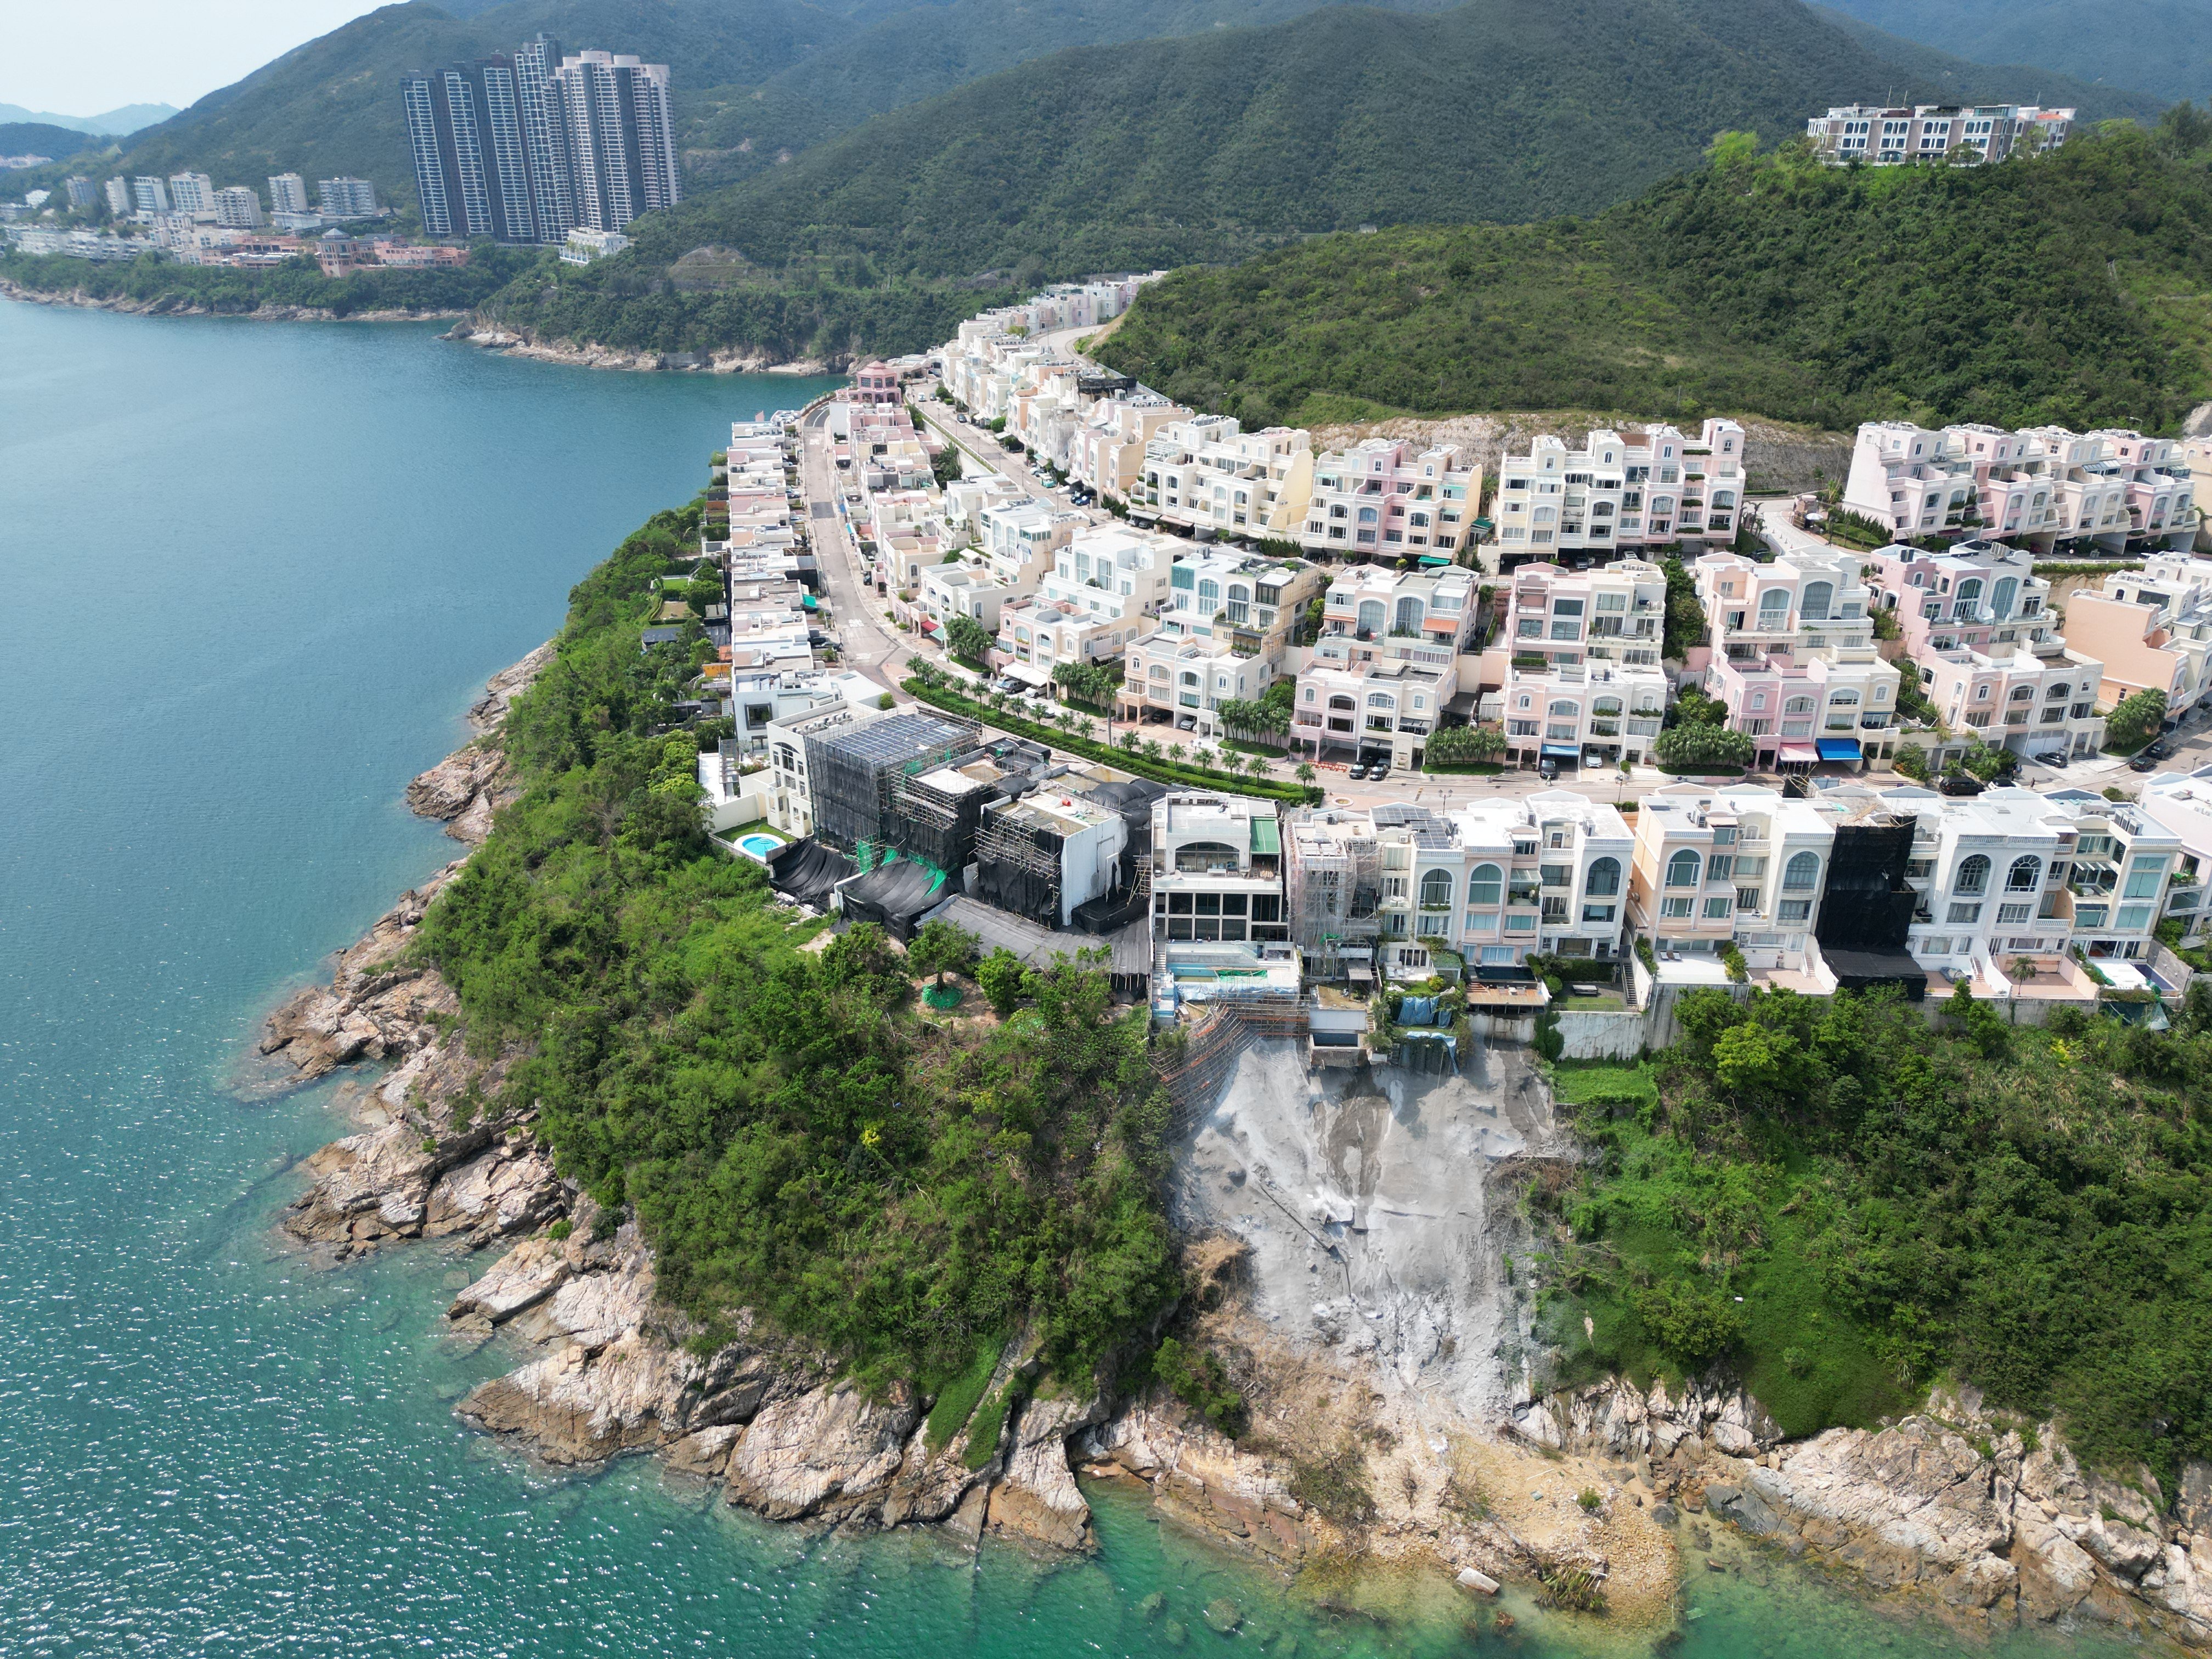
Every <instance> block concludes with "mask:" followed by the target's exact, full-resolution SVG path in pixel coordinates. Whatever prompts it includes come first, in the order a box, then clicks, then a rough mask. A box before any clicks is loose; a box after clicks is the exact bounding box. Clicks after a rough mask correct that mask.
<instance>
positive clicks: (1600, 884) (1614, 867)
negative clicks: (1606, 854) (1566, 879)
mask: <svg viewBox="0 0 2212 1659" xmlns="http://www.w3.org/2000/svg"><path fill="white" fill-rule="evenodd" d="M1619 891H1620V860H1619V859H1612V858H1604V859H1600V860H1597V861H1596V862H1595V864H1593V865H1591V866H1590V867H1589V881H1588V882H1587V883H1585V884H1583V894H1584V896H1587V897H1589V898H1610V897H1611V896H1613V895H1614V894H1615V893H1618V892H1619Z"/></svg>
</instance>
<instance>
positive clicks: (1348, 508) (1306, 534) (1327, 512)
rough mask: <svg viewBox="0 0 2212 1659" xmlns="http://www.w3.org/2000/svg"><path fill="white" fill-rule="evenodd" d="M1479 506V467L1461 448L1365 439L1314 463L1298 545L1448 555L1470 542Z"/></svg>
mask: <svg viewBox="0 0 2212 1659" xmlns="http://www.w3.org/2000/svg"><path fill="white" fill-rule="evenodd" d="M1481 506H1482V468H1481V467H1480V465H1478V464H1477V463H1476V462H1474V460H1473V459H1472V458H1471V457H1470V456H1469V455H1468V452H1467V450H1466V449H1465V448H1463V447H1462V446H1460V445H1458V444H1436V445H1432V446H1431V447H1428V448H1425V449H1419V448H1417V447H1415V446H1414V445H1413V443H1412V442H1410V441H1407V440H1405V439H1401V438H1370V439H1367V440H1366V441H1364V442H1362V443H1360V444H1358V445H1356V446H1354V447H1352V448H1351V449H1345V450H1331V451H1329V452H1328V453H1326V454H1324V455H1322V457H1321V458H1320V459H1317V460H1316V462H1315V463H1314V482H1313V494H1312V496H1311V499H1310V501H1308V503H1307V506H1306V514H1305V523H1304V526H1303V527H1302V528H1301V529H1300V531H1299V532H1298V544H1299V545H1300V546H1302V547H1304V549H1305V550H1307V551H1308V552H1310V553H1320V554H1334V555H1336V556H1338V557H1340V558H1341V557H1345V556H1352V557H1355V558H1371V557H1374V556H1376V555H1377V554H1384V555H1390V554H1401V553H1416V554H1424V555H1427V556H1432V557H1437V558H1443V559H1449V560H1455V559H1457V558H1458V556H1459V555H1460V553H1461V551H1462V550H1463V549H1465V548H1467V547H1468V546H1469V545H1470V544H1471V541H1472V537H1473V533H1474V519H1475V514H1476V513H1477V512H1479V511H1480V508H1481Z"/></svg>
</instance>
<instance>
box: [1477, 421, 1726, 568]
mask: <svg viewBox="0 0 2212 1659" xmlns="http://www.w3.org/2000/svg"><path fill="white" fill-rule="evenodd" d="M1743 490H1744V435H1743V428H1741V426H1739V425H1737V424H1736V423H1735V422H1734V421H1725V420H1709V421H1707V422H1705V424H1704V426H1703V427H1702V428H1699V434H1698V435H1697V436H1696V437H1695V438H1688V437H1685V436H1684V435H1682V434H1681V433H1680V432H1679V431H1677V430H1676V429H1675V428H1673V427H1671V426H1654V427H1629V428H1625V429H1623V430H1620V431H1614V430H1613V429H1611V428H1603V427H1601V428H1596V429H1595V430H1594V431H1592V432H1591V433H1590V434H1589V437H1588V438H1587V439H1586V440H1585V441H1584V443H1583V447H1582V448H1580V449H1571V448H1569V447H1567V444H1566V442H1565V440H1564V439H1560V438H1556V437H1552V436H1548V435H1547V436H1543V437H1539V438H1537V439H1536V440H1535V441H1534V442H1533V443H1532V444H1531V445H1530V446H1529V449H1528V453H1527V454H1525V455H1507V456H1504V458H1503V459H1500V461H1499V462H1498V501H1497V507H1496V511H1495V513H1494V514H1493V517H1494V518H1495V520H1496V522H1497V541H1496V543H1495V544H1494V552H1495V558H1496V564H1497V568H1498V569H1499V570H1501V571H1504V570H1510V569H1511V568H1513V567H1515V566H1516V565H1518V564H1521V563H1522V562H1526V561H1528V560H1530V559H1539V560H1551V561H1553V562H1559V563H1563V564H1568V565H1584V564H1589V563H1592V562H1605V561H1607V560H1610V559H1613V558H1616V557H1618V556H1620V555H1621V554H1622V553H1624V552H1628V553H1634V552H1638V551H1641V550H1644V549H1647V548H1661V547H1673V546H1674V545H1676V544H1690V545H1692V546H1705V547H1712V546H1727V545H1728V544H1730V543H1732V542H1733V541H1734V540H1735V529H1736V520H1737V515H1738V514H1739V513H1741V510H1742V507H1743Z"/></svg>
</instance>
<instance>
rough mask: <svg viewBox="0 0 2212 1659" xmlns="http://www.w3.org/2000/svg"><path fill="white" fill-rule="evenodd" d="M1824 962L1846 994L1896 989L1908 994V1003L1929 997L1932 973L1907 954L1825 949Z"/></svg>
mask: <svg viewBox="0 0 2212 1659" xmlns="http://www.w3.org/2000/svg"><path fill="white" fill-rule="evenodd" d="M1820 959H1821V960H1822V961H1823V962H1825V963H1827V964H1828V971H1829V972H1831V973H1832V974H1833V975H1835V976H1836V983H1837V985H1838V987H1841V988H1842V989H1844V990H1846V991H1872V990H1875V989H1878V988H1879V987H1882V986H1884V985H1894V986H1897V987H1899V989H1901V990H1902V991H1903V992H1904V993H1905V1000H1906V1001H1907V1002H1919V1001H1922V1000H1924V999H1925V998H1926V997H1927V995H1928V970H1927V969H1924V968H1923V967H1922V966H1921V965H1920V964H1919V963H1917V962H1915V961H1914V960H1913V959H1912V957H1911V954H1910V953H1908V952H1906V951H1844V950H1837V951H1831V950H1829V949H1828V948H1827V947H1826V945H1823V946H1822V947H1821V948H1820Z"/></svg>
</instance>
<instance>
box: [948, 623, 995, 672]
mask: <svg viewBox="0 0 2212 1659" xmlns="http://www.w3.org/2000/svg"><path fill="white" fill-rule="evenodd" d="M945 643H946V644H947V645H949V646H951V647H952V654H953V655H954V656H956V657H965V658H967V659H968V660H969V661H970V662H978V663H980V662H984V661H987V660H988V659H989V657H990V654H991V647H992V644H993V643H994V641H993V640H992V636H991V630H990V629H987V628H986V627H984V626H983V624H982V623H979V622H977V621H976V620H975V618H974V617H964V616H960V615H957V614H956V615H954V616H953V617H951V619H950V620H948V621H947V622H946V623H945Z"/></svg>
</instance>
